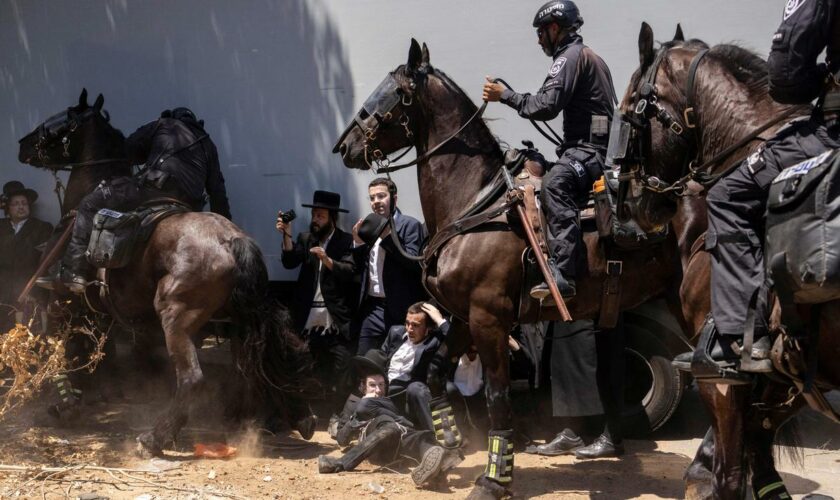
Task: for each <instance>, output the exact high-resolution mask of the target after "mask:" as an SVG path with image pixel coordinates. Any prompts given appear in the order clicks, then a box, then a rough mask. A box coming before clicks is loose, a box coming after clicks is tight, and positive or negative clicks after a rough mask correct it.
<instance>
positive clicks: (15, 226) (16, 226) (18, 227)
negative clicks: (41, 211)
mask: <svg viewBox="0 0 840 500" xmlns="http://www.w3.org/2000/svg"><path fill="white" fill-rule="evenodd" d="M28 220H29V219H23V220H22V221H20V222H18V223H17V224H15V223H14V222H11V221H9V222H10V223H11V225H12V229H13V230H14V232H15V234H18V232H19V231H20V230H21V229H22V228H23V225H24V224H26V221H28Z"/></svg>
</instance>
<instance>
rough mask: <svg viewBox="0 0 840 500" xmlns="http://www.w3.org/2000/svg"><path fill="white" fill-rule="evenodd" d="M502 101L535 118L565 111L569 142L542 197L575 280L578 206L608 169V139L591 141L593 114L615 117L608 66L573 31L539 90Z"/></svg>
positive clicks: (559, 259)
mask: <svg viewBox="0 0 840 500" xmlns="http://www.w3.org/2000/svg"><path fill="white" fill-rule="evenodd" d="M501 102H503V103H505V104H507V105H508V106H510V107H512V108H514V109H516V110H517V112H518V113H519V115H520V116H522V117H524V118H530V119H534V120H541V121H546V120H551V119H553V118H555V117H557V115H558V114H560V112H561V111H563V133H564V136H565V137H564V139H565V140H564V143H563V145H562V146H561V147H559V148H558V149H557V154H558V157H559V162H558V163H556V164H554V165H553V167H552V168H551V169H550V171H549V172H548V174H546V176H545V177H544V178H543V186H542V192H541V194H540V201H541V202H542V206H543V207H545V210H546V216H547V220H548V226H549V231H550V235H549V238H548V243H549V249H550V251H551V254H552V255H553V257H554V260H555V262H556V266H557V268H558V269H559V270H560V272H561V273H562V274H563V276H564V277H566V278H574V277H575V274H576V272H575V271H576V268H577V267H578V265H579V264H580V263H581V262H582V260H581V259H583V258H585V252H582V251H581V249H582V246H583V240H582V238H581V236H580V226H579V225H578V221H577V218H578V207H579V206H580V205H582V204H585V203H586V201H587V199H588V197H589V191H590V190H591V189H592V183H594V182H595V181H596V180H597V179H598V178H600V177H601V175H602V172H603V168H604V154H605V149H606V143H604V144H597V145H596V144H592V143H591V142H590V126H591V123H592V117H593V116H596V115H600V116H604V117H610V116H612V111H613V107H614V105H615V103H616V97H615V89H614V88H613V83H612V76H610V70H609V68H608V67H607V65H606V63H605V62H604V61H603V59H601V58H600V57H599V56H598V55H597V54H595V52H593V51H592V49H590V48H589V47H587V46H586V45H584V44H583V39H582V38H581V36H580V35H578V34H577V33H572V34H570V35H568V36H567V37H566V38H565V39H564V40H563V41H562V42H560V44H558V47H557V49H556V50H555V51H554V62H553V63H552V65H551V69H550V70H549V72H548V76H547V77H546V79H545V82H543V85H542V87H541V88H540V90H539V91H537V93H536V94H533V95H531V94H519V93H516V92H513V91H511V90H505V91H503V92H502V96H501Z"/></svg>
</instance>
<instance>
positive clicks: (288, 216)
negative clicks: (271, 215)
mask: <svg viewBox="0 0 840 500" xmlns="http://www.w3.org/2000/svg"><path fill="white" fill-rule="evenodd" d="M295 218H297V214H296V213H295V211H294V210H289V211H288V212H282V213H281V214H280V220H282V221H283V223H284V224H288V223H290V222H292V221H293V220H295Z"/></svg>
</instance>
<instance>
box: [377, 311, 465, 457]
mask: <svg viewBox="0 0 840 500" xmlns="http://www.w3.org/2000/svg"><path fill="white" fill-rule="evenodd" d="M447 333H449V321H447V320H446V319H445V318H444V317H443V315H442V314H441V312H440V311H439V310H438V308H437V307H435V306H433V305H432V304H429V303H428V302H417V303H415V304H412V305H411V306H409V307H408V310H407V311H406V314H405V325H404V326H402V325H395V326H392V327H391V329H390V330H389V331H388V337H387V338H386V339H385V342H384V343H383V344H382V347H381V349H380V351H381V352H382V355H383V357H384V358H385V359H386V360H387V361H386V366H387V367H388V369H387V372H386V375H387V377H388V397H389V398H391V399H392V400H393V401H394V403H395V404H396V405H397V407H399V408H400V409H401V410H402V411H403V412H404V413H405V414H406V415H408V418H409V420H411V421H412V422H414V423H415V424H416V425H417V428H418V429H426V430H430V431H434V432H435V438H436V439H437V440H438V442H440V443H441V444H442V445H444V446H445V447H447V448H456V447H458V446H460V444H461V434H460V432H459V431H458V428H457V426H456V425H455V421H454V419H453V418H452V407H451V405H450V404H449V401H448V399H447V397H446V394H445V393H444V394H442V395H441V396H439V397H437V398H432V393H431V390H430V389H429V386H428V385H427V384H426V379H427V377H428V374H429V367H430V366H431V365H432V363H446V360H445V359H439V358H437V359H436V356H435V355H436V354H437V352H438V348H439V347H440V345H441V343H443V342H444V341H445V339H446V335H447Z"/></svg>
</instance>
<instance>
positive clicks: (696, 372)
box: [691, 314, 753, 385]
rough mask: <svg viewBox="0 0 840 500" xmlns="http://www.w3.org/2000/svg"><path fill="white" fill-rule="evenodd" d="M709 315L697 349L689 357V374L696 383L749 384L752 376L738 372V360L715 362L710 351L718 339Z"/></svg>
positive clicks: (712, 320)
mask: <svg viewBox="0 0 840 500" xmlns="http://www.w3.org/2000/svg"><path fill="white" fill-rule="evenodd" d="M718 335H719V334H718V332H717V328H716V327H715V322H714V319H713V318H712V316H711V314H710V315H709V316H708V317H707V318H706V322H705V323H704V324H703V329H702V330H701V333H700V340H699V341H698V342H697V348H696V349H695V350H694V354H693V355H692V357H691V374H692V375H693V376H694V379H695V380H697V382H705V383H711V384H725V385H746V384H751V383H752V381H753V375H751V374H748V373H743V372H741V371H739V365H740V360H739V359H733V360H732V361H715V360H714V359H712V356H711V351H712V348H713V347H714V344H715V341H716V340H717V337H718Z"/></svg>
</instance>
